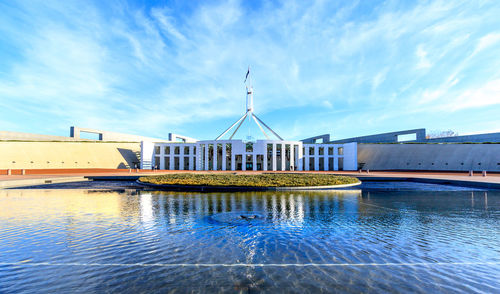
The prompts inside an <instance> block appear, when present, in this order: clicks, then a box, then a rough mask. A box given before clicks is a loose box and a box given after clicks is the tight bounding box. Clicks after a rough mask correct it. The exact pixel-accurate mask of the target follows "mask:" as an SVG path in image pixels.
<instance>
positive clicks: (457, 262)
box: [0, 190, 500, 293]
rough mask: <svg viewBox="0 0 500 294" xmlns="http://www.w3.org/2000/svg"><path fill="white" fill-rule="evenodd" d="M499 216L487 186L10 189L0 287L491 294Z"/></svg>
mask: <svg viewBox="0 0 500 294" xmlns="http://www.w3.org/2000/svg"><path fill="white" fill-rule="evenodd" d="M241 215H256V216H258V217H256V218H253V219H244V218H242V217H241ZM499 219H500V194H499V192H493V191H479V192H478V191H475V192H472V191H440V192H432V191H413V192H411V191H399V192H395V191H392V192H387V191H372V192H362V191H361V190H352V191H337V192H279V193H277V192H272V193H267V192H266V193H263V192H256V193H210V194H200V193H177V192H176V193H169V192H145V191H137V192H131V191H128V192H125V193H119V192H103V191H98V192H89V191H87V190H3V191H0V227H1V228H2V230H1V231H0V292H6V293H11V292H33V291H36V292H54V291H59V292H61V291H65V292H67V291H71V292H88V291H93V292H96V291H99V292H101V291H120V292H138V291H139V292H140V291H152V290H155V291H160V292H164V291H168V290H173V289H180V290H201V291H211V290H222V291H252V290H259V291H268V292H276V291H278V292H283V291H292V292H307V291H311V292H317V291H320V290H325V291H344V292H359V291H391V290H392V291H398V292H400V291H403V292H404V291H420V292H429V291H441V292H457V291H458V292H471V291H472V292H474V291H486V292H494V291H497V290H498V288H499V287H500V283H499V282H498V281H497V280H498V276H499V274H500V238H499V236H500V226H499V224H500V222H499Z"/></svg>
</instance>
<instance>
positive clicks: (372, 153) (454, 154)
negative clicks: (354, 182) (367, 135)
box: [358, 144, 500, 172]
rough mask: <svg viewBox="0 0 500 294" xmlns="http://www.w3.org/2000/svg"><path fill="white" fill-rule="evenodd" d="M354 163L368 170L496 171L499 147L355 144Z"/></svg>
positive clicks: (476, 145) (479, 145)
mask: <svg viewBox="0 0 500 294" xmlns="http://www.w3.org/2000/svg"><path fill="white" fill-rule="evenodd" d="M358 163H359V164H363V163H364V165H363V169H370V170H442V171H469V170H474V171H483V170H485V171H496V172H500V144H358Z"/></svg>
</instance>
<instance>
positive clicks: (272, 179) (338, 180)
mask: <svg viewBox="0 0 500 294" xmlns="http://www.w3.org/2000/svg"><path fill="white" fill-rule="evenodd" d="M139 182H141V183H145V184H153V185H166V186H198V187H201V186H204V187H247V188H259V187H262V188H264V187H314V186H340V185H349V184H353V185H354V184H358V183H360V181H359V180H358V179H357V178H354V177H347V176H336V175H329V174H286V173H262V174H250V175H249V174H184V173H183V174H168V175H160V176H147V177H141V178H140V179H139Z"/></svg>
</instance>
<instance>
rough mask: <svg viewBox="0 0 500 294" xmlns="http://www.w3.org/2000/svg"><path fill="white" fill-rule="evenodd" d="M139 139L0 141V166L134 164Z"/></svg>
mask: <svg viewBox="0 0 500 294" xmlns="http://www.w3.org/2000/svg"><path fill="white" fill-rule="evenodd" d="M140 151H141V146H140V143H115V142H113V143H107V142H0V169H51V168H129V167H132V168H134V164H136V163H139V162H140V160H139V157H140Z"/></svg>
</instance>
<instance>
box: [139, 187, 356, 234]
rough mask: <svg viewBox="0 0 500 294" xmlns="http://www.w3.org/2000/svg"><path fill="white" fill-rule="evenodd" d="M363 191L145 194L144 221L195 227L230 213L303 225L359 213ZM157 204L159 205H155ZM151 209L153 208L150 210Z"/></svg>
mask: <svg viewBox="0 0 500 294" xmlns="http://www.w3.org/2000/svg"><path fill="white" fill-rule="evenodd" d="M360 196H361V190H342V191H314V192H304V191H301V192H252V193H250V192H248V193H247V192H245V193H178V192H142V193H141V195H140V197H139V199H140V201H141V203H140V207H141V213H142V214H144V215H141V220H142V221H143V222H147V221H150V220H151V218H152V217H154V216H156V217H155V219H156V221H161V219H165V220H167V222H168V224H169V225H173V224H183V225H194V224H195V222H196V221H198V220H200V219H202V218H203V217H205V216H210V215H214V214H218V213H228V212H248V213H251V212H255V213H259V214H264V215H265V216H266V217H267V218H268V219H269V220H272V221H273V222H275V223H287V224H293V225H296V226H300V225H301V224H302V223H303V222H304V219H305V218H311V217H313V218H314V217H322V218H324V217H326V216H332V214H334V213H343V214H345V213H348V214H357V213H358V212H359V211H358V210H359V205H358V201H359V199H358V198H359V197H360ZM155 203H157V205H154V204H155ZM148 207H149V208H148Z"/></svg>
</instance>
